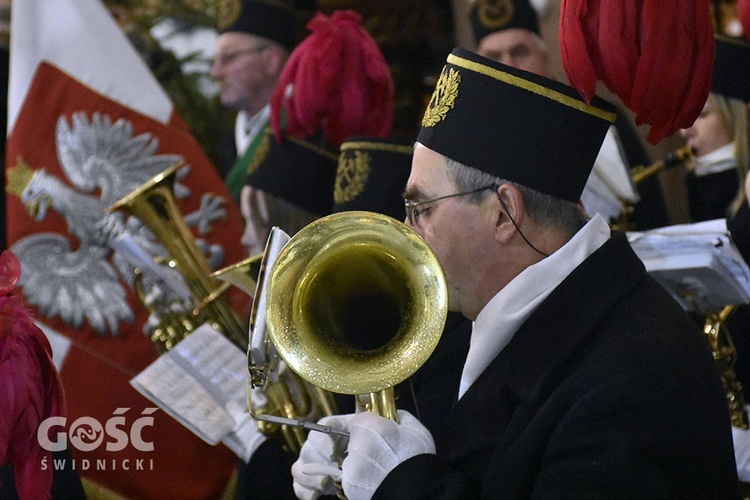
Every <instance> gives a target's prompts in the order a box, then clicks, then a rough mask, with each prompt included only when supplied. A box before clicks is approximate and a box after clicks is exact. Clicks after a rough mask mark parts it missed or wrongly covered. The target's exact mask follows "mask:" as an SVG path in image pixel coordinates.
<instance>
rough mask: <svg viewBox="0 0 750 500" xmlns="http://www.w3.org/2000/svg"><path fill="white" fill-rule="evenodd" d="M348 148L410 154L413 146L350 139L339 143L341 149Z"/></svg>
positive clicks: (347, 149)
mask: <svg viewBox="0 0 750 500" xmlns="http://www.w3.org/2000/svg"><path fill="white" fill-rule="evenodd" d="M350 149H368V150H371V151H389V152H391V153H403V154H409V155H410V154H412V153H413V152H414V148H413V147H412V146H406V145H404V144H388V143H383V142H369V141H351V142H345V143H343V144H342V145H341V151H349V150H350Z"/></svg>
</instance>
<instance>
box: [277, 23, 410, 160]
mask: <svg viewBox="0 0 750 500" xmlns="http://www.w3.org/2000/svg"><path fill="white" fill-rule="evenodd" d="M361 20H362V18H361V16H360V15H359V14H358V13H356V12H354V11H351V10H342V11H336V12H334V13H333V15H332V16H331V17H326V16H325V15H324V14H321V13H318V14H316V15H315V17H313V18H312V19H311V20H310V22H309V23H308V24H307V29H308V30H310V31H311V34H310V35H308V36H307V38H305V39H304V40H303V41H302V43H300V45H299V46H297V48H296V49H295V50H294V51H293V52H292V54H291V56H290V57H289V61H287V64H286V66H285V67H284V70H283V71H282V72H281V77H280V80H279V84H278V86H277V87H276V90H275V91H274V94H273V96H272V97H271V126H272V127H273V130H274V133H275V135H276V138H277V139H280V138H281V135H282V129H284V130H285V131H286V132H288V133H290V134H292V135H294V136H296V137H299V138H304V137H305V136H308V135H310V134H314V133H315V132H317V131H319V130H321V129H322V130H323V132H324V133H325V136H326V139H327V140H328V142H330V143H331V144H332V145H333V146H335V147H336V148H338V147H339V146H340V145H341V143H342V142H344V139H346V138H347V137H351V136H354V135H370V136H375V137H386V136H388V135H389V134H390V132H391V127H392V126H393V112H394V111H393V108H394V93H395V90H394V83H393V77H392V76H391V73H390V69H389V68H388V64H387V63H386V61H385V57H384V56H383V54H382V52H381V51H380V48H379V47H378V46H377V44H376V43H375V40H373V38H372V37H371V36H370V35H369V34H368V33H367V31H366V30H365V29H364V28H363V27H362V25H361ZM290 89H291V90H290ZM282 123H283V125H282Z"/></svg>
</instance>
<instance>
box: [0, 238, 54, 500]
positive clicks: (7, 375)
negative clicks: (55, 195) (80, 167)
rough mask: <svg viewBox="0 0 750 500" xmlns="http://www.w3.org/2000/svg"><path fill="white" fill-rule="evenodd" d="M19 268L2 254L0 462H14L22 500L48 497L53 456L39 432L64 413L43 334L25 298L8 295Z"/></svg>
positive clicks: (11, 257) (12, 258)
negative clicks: (28, 308)
mask: <svg viewBox="0 0 750 500" xmlns="http://www.w3.org/2000/svg"><path fill="white" fill-rule="evenodd" d="M20 270H21V266H20V263H19V262H18V258H17V257H16V256H15V255H13V254H12V253H11V252H10V251H9V250H6V251H4V252H3V253H2V254H1V255H0V294H2V296H0V380H2V385H1V386H0V408H2V411H0V465H13V466H14V474H15V483H16V490H17V492H18V496H19V498H20V499H21V500H25V499H43V498H50V491H51V488H52V470H53V466H52V454H51V452H49V451H47V450H45V449H43V448H42V447H41V446H40V444H39V441H38V439H37V430H38V429H39V424H41V422H42V421H43V420H45V419H46V418H48V417H52V416H59V415H62V414H63V413H64V397H63V389H62V385H61V383H60V379H59V375H58V373H57V369H56V368H55V365H54V364H53V363H52V348H51V347H50V344H49V341H48V340H47V337H46V336H45V335H44V333H43V332H42V331H41V330H40V329H39V328H38V327H37V326H36V325H35V324H34V323H33V321H32V319H31V316H30V315H29V313H28V312H27V310H26V306H25V304H24V301H23V298H22V297H21V296H18V295H10V292H11V291H12V289H13V287H14V286H15V283H16V282H17V281H18V278H19V275H20ZM43 460H46V465H47V467H46V469H43V467H42V461H43Z"/></svg>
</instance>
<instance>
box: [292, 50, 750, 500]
mask: <svg viewBox="0 0 750 500" xmlns="http://www.w3.org/2000/svg"><path fill="white" fill-rule="evenodd" d="M613 119H614V108H613V107H612V106H611V105H610V104H608V103H606V102H604V101H602V100H599V99H594V100H593V102H592V103H591V104H587V103H586V102H584V101H583V100H582V99H581V98H580V97H579V96H578V95H577V94H576V93H575V92H574V91H573V90H572V89H570V88H569V87H567V86H565V85H562V84H560V83H559V82H554V81H552V80H549V79H546V78H543V77H540V76H537V75H533V74H531V73H527V72H524V71H521V70H517V69H514V68H511V67H508V66H505V65H502V64H500V63H496V62H493V61H490V60H488V59H485V58H483V57H481V56H478V55H476V54H473V53H470V52H467V51H464V50H461V49H456V50H454V52H453V53H452V54H451V55H449V57H448V60H447V64H446V65H445V67H444V69H443V72H442V74H441V76H440V80H439V82H438V85H437V88H436V91H435V93H434V95H433V98H432V100H431V102H430V105H429V106H428V109H427V111H426V113H425V116H424V119H423V121H422V129H421V131H420V133H419V136H418V138H417V144H416V146H415V150H414V159H413V162H412V170H411V175H410V177H409V180H408V183H407V187H406V191H405V204H406V213H407V217H406V222H407V223H408V224H409V225H411V227H413V228H414V229H415V230H416V231H417V232H418V233H419V234H420V235H421V236H423V238H424V239H425V240H426V241H427V242H428V243H429V244H430V246H431V247H432V249H433V250H434V251H435V253H436V254H437V256H438V258H439V260H440V263H441V265H442V267H443V269H444V270H445V274H446V279H447V282H448V288H449V308H450V309H451V310H455V311H460V312H461V313H462V314H463V315H464V316H466V317H467V318H469V319H470V320H472V321H473V322H474V324H473V328H472V333H471V345H470V348H469V353H468V356H467V359H466V363H465V365H464V368H463V373H462V377H461V382H460V386H459V390H458V394H456V396H457V398H458V399H457V401H456V402H455V404H454V405H453V406H452V408H451V409H450V410H449V411H448V413H447V415H445V418H446V420H445V422H446V424H445V430H444V431H443V432H439V433H436V434H435V435H433V434H431V433H430V432H429V431H428V430H427V429H426V428H425V427H424V425H422V423H420V422H419V420H417V419H416V418H414V417H413V416H412V415H410V414H408V413H406V412H403V411H402V412H400V415H399V420H400V424H396V423H395V422H393V421H390V420H387V419H385V418H382V417H380V416H378V415H375V414H373V413H369V412H362V413H358V414H356V415H342V416H335V417H327V418H326V419H323V420H321V423H322V424H325V425H329V426H332V427H335V428H337V429H339V430H344V431H347V432H349V433H350V436H349V438H348V440H347V439H346V438H341V437H332V436H329V435H323V434H320V433H313V434H311V436H310V437H309V438H308V441H307V442H306V444H305V445H304V447H303V450H302V453H301V454H300V457H301V458H300V459H299V460H298V461H297V462H296V463H295V465H294V467H293V469H292V472H293V475H294V480H295V491H296V493H297V495H298V496H300V497H302V498H315V497H317V496H318V495H319V494H321V493H323V494H328V493H333V492H335V487H334V481H340V483H341V485H342V487H343V490H344V493H345V494H346V496H347V497H348V498H349V499H350V500H354V499H360V498H371V497H374V498H387V499H393V498H409V499H414V498H430V499H432V498H503V499H506V498H530V497H551V498H570V497H576V498H577V497H592V496H593V497H616V498H643V497H659V498H664V497H668V498H673V497H691V498H706V497H711V498H715V497H720V498H726V497H728V498H738V497H739V489H738V480H737V473H736V470H735V462H734V456H733V450H732V435H731V431H730V421H729V415H728V410H727V405H726V400H725V396H724V391H723V387H722V383H721V380H720V378H719V376H718V374H717V371H716V368H715V365H714V362H713V359H712V356H711V353H710V350H709V348H708V346H707V344H706V342H705V339H704V338H703V337H702V335H701V333H700V331H699V330H698V329H697V328H696V326H695V324H694V323H693V322H692V321H691V319H690V318H689V317H688V316H687V315H686V313H684V312H683V311H682V309H681V308H680V307H679V305H678V304H677V303H675V302H674V301H673V299H672V298H671V297H670V296H669V295H668V294H667V292H666V291H664V290H663V289H662V288H661V286H660V285H658V284H657V283H656V282H655V281H654V280H653V279H651V278H650V277H649V276H648V275H647V273H646V271H645V268H644V266H643V264H642V263H641V261H640V260H639V259H638V257H637V256H636V255H635V254H634V252H633V251H632V249H631V248H630V247H629V245H628V243H627V240H626V238H625V237H624V235H622V234H618V233H614V234H612V232H611V231H610V229H609V227H608V225H607V223H606V222H605V221H604V220H603V219H602V218H601V216H598V215H597V216H594V217H592V218H590V219H589V218H588V216H587V215H586V214H585V213H583V212H582V211H581V209H580V206H579V205H578V204H577V202H578V200H579V197H580V195H581V192H582V190H583V186H584V184H585V182H586V179H587V177H588V175H589V172H590V171H591V168H592V165H593V162H594V159H595V157H596V154H597V152H598V150H599V147H600V146H601V143H602V140H603V138H604V135H605V133H606V130H607V128H608V126H609V124H610V123H611V121H612V120H613ZM501 121H503V122H505V121H509V122H511V123H514V124H515V126H514V127H502V126H500V124H501ZM333 450H340V451H343V450H346V454H345V455H343V456H341V457H339V456H335V455H334V454H333V453H332V451H333ZM311 457H316V458H314V459H313V458H311ZM344 457H345V458H344ZM340 458H343V462H342V464H341V467H340V469H339V466H338V460H339V459H340Z"/></svg>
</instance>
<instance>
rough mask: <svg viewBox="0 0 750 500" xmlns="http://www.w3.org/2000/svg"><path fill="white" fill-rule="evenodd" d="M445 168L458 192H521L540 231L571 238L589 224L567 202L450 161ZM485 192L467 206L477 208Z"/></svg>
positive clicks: (578, 208) (468, 197) (469, 196)
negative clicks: (492, 188)
mask: <svg viewBox="0 0 750 500" xmlns="http://www.w3.org/2000/svg"><path fill="white" fill-rule="evenodd" d="M445 163H446V166H447V167H448V178H449V179H450V180H452V181H453V182H454V183H455V184H456V187H457V188H458V190H459V191H462V192H463V191H473V190H475V189H480V188H482V187H483V186H487V185H489V184H492V183H496V184H497V185H498V186H499V185H501V184H506V183H509V184H513V185H514V186H515V187H516V188H518V190H519V191H520V192H521V196H523V200H524V203H525V206H526V212H527V213H528V214H529V217H531V218H532V219H533V220H534V221H535V222H537V223H538V224H541V225H542V226H543V227H548V228H549V227H556V228H559V229H562V230H564V231H566V232H568V233H569V234H570V235H573V234H575V233H577V232H578V230H579V229H581V228H582V227H583V226H585V225H586V223H587V222H588V220H589V217H588V216H587V215H586V213H585V212H584V211H583V210H582V209H581V207H580V206H579V205H578V204H576V203H572V202H570V201H566V200H562V199H560V198H556V197H554V196H550V195H548V194H544V193H540V192H539V191H536V190H534V189H530V188H528V187H526V186H523V185H521V184H517V183H515V182H512V181H508V180H505V179H501V178H500V177H497V176H494V175H492V174H488V173H486V172H483V171H481V170H478V169H476V168H473V167H469V166H468V165H464V164H463V163H459V162H457V161H455V160H451V159H450V158H445ZM487 194H488V193H487V191H480V192H478V193H475V194H472V195H468V196H466V200H467V201H468V202H469V203H473V204H478V203H479V202H480V201H482V199H483V198H484V197H485V196H487Z"/></svg>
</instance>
